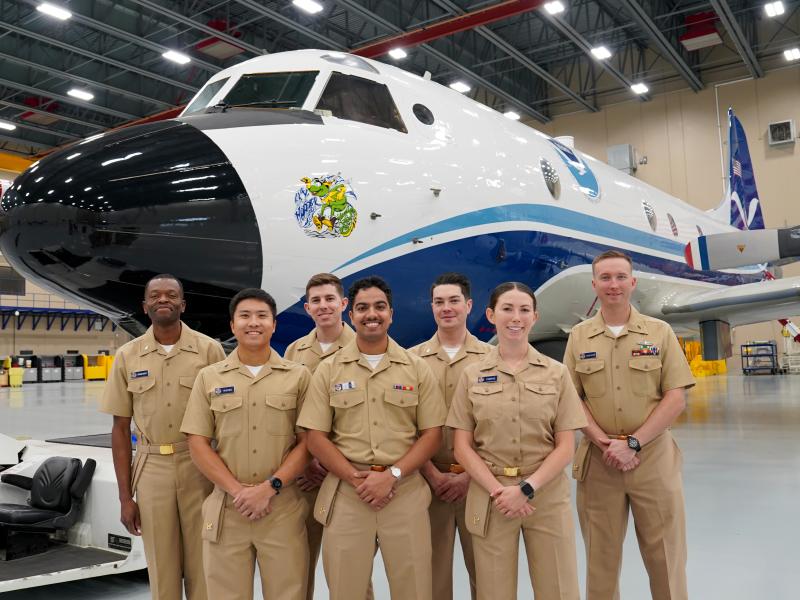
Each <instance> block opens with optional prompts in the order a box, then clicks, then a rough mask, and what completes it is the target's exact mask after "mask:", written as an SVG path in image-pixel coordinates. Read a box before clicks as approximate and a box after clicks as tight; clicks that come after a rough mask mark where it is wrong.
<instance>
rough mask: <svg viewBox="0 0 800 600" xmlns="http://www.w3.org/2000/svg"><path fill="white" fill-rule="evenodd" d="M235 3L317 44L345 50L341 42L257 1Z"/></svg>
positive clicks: (238, 0) (237, 0) (241, 0)
mask: <svg viewBox="0 0 800 600" xmlns="http://www.w3.org/2000/svg"><path fill="white" fill-rule="evenodd" d="M236 3H237V4H241V5H242V6H246V7H247V8H249V9H250V10H252V11H253V12H255V13H258V14H260V15H262V16H264V17H269V18H270V19H272V20H273V21H277V22H278V23H280V24H281V25H283V26H284V27H288V28H289V29H291V30H293V31H296V32H297V33H300V34H302V35H304V36H305V37H307V38H309V39H312V40H314V41H315V42H316V43H317V44H320V43H321V44H323V45H325V46H326V47H328V48H330V49H331V50H347V48H346V47H345V46H343V45H342V44H340V43H338V42H335V41H334V40H332V39H330V38H328V37H326V36H324V35H322V34H321V33H319V32H317V31H314V30H313V29H311V28H310V27H306V26H305V25H301V24H300V23H297V22H296V21H293V20H292V19H290V18H289V17H285V16H283V15H282V14H281V13H279V12H278V11H275V10H272V9H269V8H267V7H265V6H262V5H261V4H259V3H258V2H255V1H254V0H236Z"/></svg>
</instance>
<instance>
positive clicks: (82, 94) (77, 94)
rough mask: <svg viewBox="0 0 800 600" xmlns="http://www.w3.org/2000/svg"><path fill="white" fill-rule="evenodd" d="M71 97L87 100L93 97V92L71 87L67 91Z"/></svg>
mask: <svg viewBox="0 0 800 600" xmlns="http://www.w3.org/2000/svg"><path fill="white" fill-rule="evenodd" d="M67 94H69V95H70V96H72V97H73V98H78V99H79V100H86V101H87V102H88V101H89V100H91V99H93V98H94V94H92V93H90V92H87V91H86V90H79V89H77V88H72V89H71V90H70V91H68V92H67Z"/></svg>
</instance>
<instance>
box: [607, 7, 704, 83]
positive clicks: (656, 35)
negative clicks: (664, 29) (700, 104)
mask: <svg viewBox="0 0 800 600" xmlns="http://www.w3.org/2000/svg"><path fill="white" fill-rule="evenodd" d="M622 4H623V5H624V6H625V8H626V9H627V10H628V13H629V14H630V15H631V17H632V18H633V20H634V21H635V22H636V24H637V25H638V26H639V28H640V29H641V30H642V31H644V32H645V34H647V36H648V37H649V38H650V39H651V40H652V41H653V43H654V44H655V45H656V46H657V47H658V49H659V50H660V51H661V55H662V56H663V57H664V58H665V59H667V60H668V61H669V62H670V63H671V64H672V66H673V67H675V70H676V71H678V73H679V74H680V76H681V77H683V79H684V80H685V81H686V83H688V84H689V87H690V88H692V90H694V91H695V92H699V91H700V90H702V89H703V82H702V81H700V78H699V77H698V76H697V75H696V74H695V72H694V71H693V70H692V68H691V67H690V66H689V65H687V64H686V61H685V60H683V56H681V53H680V52H679V51H678V49H677V48H675V46H673V45H672V44H671V43H670V42H669V40H668V39H667V38H666V37H665V36H664V34H663V33H661V30H660V29H659V28H658V26H657V25H656V24H655V23H654V22H653V20H652V19H651V18H650V15H648V14H647V13H646V12H645V11H644V8H642V6H641V5H640V4H639V3H638V2H637V0H622Z"/></svg>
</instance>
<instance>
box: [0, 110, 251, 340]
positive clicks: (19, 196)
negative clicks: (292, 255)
mask: <svg viewBox="0 0 800 600" xmlns="http://www.w3.org/2000/svg"><path fill="white" fill-rule="evenodd" d="M0 209H2V210H0V251H2V253H3V254H4V255H5V256H6V257H7V258H8V260H9V262H10V263H11V264H12V265H13V266H14V268H15V269H17V270H18V271H20V272H21V273H23V274H24V275H25V276H26V277H28V278H30V279H31V280H33V281H34V282H37V283H40V284H43V285H44V286H45V287H49V288H51V289H52V288H55V289H57V290H58V291H59V292H60V293H63V294H64V295H66V296H68V297H70V298H72V299H73V300H75V301H77V302H79V303H82V304H89V305H91V306H94V307H95V308H98V309H100V310H102V311H104V312H106V313H108V314H112V315H114V316H115V318H117V319H119V320H120V321H121V323H122V324H123V326H124V327H125V328H126V329H129V330H132V331H142V330H143V328H144V327H146V326H147V325H149V321H148V320H147V317H146V316H145V315H144V314H142V310H141V300H142V297H143V294H144V285H145V283H146V282H147V281H148V280H149V279H150V278H151V277H152V276H154V275H157V274H159V273H170V274H172V275H175V276H176V277H178V278H179V279H180V280H181V282H182V283H183V285H184V292H185V296H186V303H187V310H186V314H185V316H186V319H187V322H188V323H189V324H190V325H191V324H192V322H194V321H196V322H199V321H201V320H202V321H203V322H204V324H205V325H206V327H205V333H208V334H209V335H218V336H223V337H228V336H229V335H230V330H229V326H228V322H229V319H228V316H227V303H228V300H229V299H230V297H231V296H233V295H234V294H235V293H236V292H237V291H239V290H240V289H242V288H243V287H258V286H260V285H261V273H262V252H261V241H260V235H259V231H258V225H257V222H256V216H255V213H254V211H253V207H252V205H251V203H250V198H249V196H248V195H247V192H246V190H245V188H244V185H243V183H242V181H241V179H240V178H239V175H238V174H237V173H236V170H235V168H234V167H233V165H232V164H231V163H230V161H229V160H228V159H227V157H226V156H225V154H224V153H223V152H222V150H221V149H220V148H219V147H218V146H217V145H216V144H215V143H214V142H213V141H212V140H211V139H210V138H209V137H208V136H206V135H205V134H204V133H202V132H201V131H200V130H199V129H197V128H195V127H193V126H192V125H188V124H185V123H182V122H180V121H177V120H171V121H161V122H157V123H150V124H145V125H140V126H136V127H130V128H127V129H122V130H119V131H116V132H111V133H108V134H101V135H99V136H94V137H92V138H88V139H86V140H84V141H83V142H80V143H78V144H74V145H72V146H70V147H68V148H66V149H63V150H61V151H58V152H55V153H53V154H51V155H48V156H47V157H45V158H44V159H42V160H41V161H39V162H38V163H35V164H34V165H32V166H31V167H30V168H29V169H28V170H27V171H25V173H23V174H22V175H20V176H19V177H18V178H17V179H16V180H15V181H14V184H13V185H12V186H11V187H10V188H9V190H8V191H7V192H6V193H5V195H4V196H3V198H2V201H1V202H0ZM120 307H121V308H122V311H123V312H122V313H121V312H120ZM209 324H211V328H212V329H213V331H211V330H209Z"/></svg>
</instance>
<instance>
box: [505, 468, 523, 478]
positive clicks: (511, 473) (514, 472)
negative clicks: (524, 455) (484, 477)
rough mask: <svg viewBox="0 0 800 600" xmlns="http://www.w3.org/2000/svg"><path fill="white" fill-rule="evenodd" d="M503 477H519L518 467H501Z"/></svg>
mask: <svg viewBox="0 0 800 600" xmlns="http://www.w3.org/2000/svg"><path fill="white" fill-rule="evenodd" d="M503 475H505V476H506V477H519V467H503Z"/></svg>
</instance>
